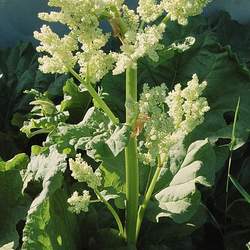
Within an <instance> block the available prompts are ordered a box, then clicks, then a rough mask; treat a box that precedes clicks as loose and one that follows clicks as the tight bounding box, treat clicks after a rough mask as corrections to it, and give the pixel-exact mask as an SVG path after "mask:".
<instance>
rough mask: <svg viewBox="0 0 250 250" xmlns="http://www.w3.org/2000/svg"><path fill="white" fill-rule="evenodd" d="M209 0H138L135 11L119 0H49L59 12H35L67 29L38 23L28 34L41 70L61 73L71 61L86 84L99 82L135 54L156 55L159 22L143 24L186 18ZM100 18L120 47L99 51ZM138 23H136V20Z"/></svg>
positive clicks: (104, 38) (102, 38)
mask: <svg viewBox="0 0 250 250" xmlns="http://www.w3.org/2000/svg"><path fill="white" fill-rule="evenodd" d="M209 1H210V0H161V1H158V0H139V3H138V8H137V12H135V11H133V10H130V9H129V8H128V7H127V6H126V5H125V4H123V2H124V0H49V1H48V4H49V5H50V6H52V7H56V8H58V9H59V11H52V12H50V13H40V14H39V17H40V18H41V19H43V20H45V21H48V22H60V23H62V24H64V25H66V26H67V27H68V28H69V33H68V34H67V35H65V36H64V37H62V38H60V37H59V36H58V35H57V34H55V33H54V32H53V31H52V30H51V29H50V28H49V27H48V26H46V25H44V26H43V27H42V28H41V31H40V32H35V33H34V36H35V38H36V39H38V40H39V41H40V42H41V46H39V47H38V51H40V52H45V53H47V55H45V56H43V57H41V58H40V59H39V62H40V64H41V66H40V69H41V70H42V71H43V72H45V73H67V72H69V71H70V70H71V69H72V68H74V67H75V65H78V66H79V68H80V75H81V77H82V78H83V79H85V81H86V82H88V83H96V82H98V81H100V80H101V79H102V78H103V76H104V75H106V74H107V73H108V72H109V71H110V70H113V74H120V73H122V72H124V71H125V70H126V69H127V68H128V67H131V66H133V65H134V64H135V63H136V62H137V61H138V59H139V58H141V57H143V56H149V57H150V58H151V59H152V60H153V61H157V60H158V59H159V57H158V54H157V51H158V50H160V49H162V48H163V46H162V45H161V44H159V42H160V40H161V39H162V37H163V33H164V31H165V28H166V27H165V26H166V25H165V23H164V22H161V23H160V24H157V25H156V24H153V25H151V24H149V23H150V22H152V21H155V20H156V19H157V18H158V17H159V16H160V15H162V13H163V12H164V11H165V12H167V13H168V14H167V15H168V16H169V17H170V19H171V20H177V21H178V22H179V23H181V24H186V23H187V17H188V16H193V15H197V14H199V13H200V12H201V11H202V8H203V7H204V6H205V5H206V4H207V3H208V2H209ZM102 20H106V21H107V22H109V23H110V25H111V27H112V29H113V35H114V36H117V37H119V39H120V40H121V42H122V45H121V48H120V49H121V51H120V52H109V53H108V52H105V51H104V49H103V48H104V47H105V45H106V44H107V42H108V40H109V38H110V34H109V33H105V32H103V30H102V29H101V25H100V22H101V21H102ZM140 22H141V23H140Z"/></svg>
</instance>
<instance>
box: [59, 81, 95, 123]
mask: <svg viewBox="0 0 250 250" xmlns="http://www.w3.org/2000/svg"><path fill="white" fill-rule="evenodd" d="M63 93H64V100H63V101H62V102H61V110H62V111H69V113H70V121H74V122H75V121H77V122H80V121H81V120H82V118H83V115H85V113H86V111H87V109H88V107H89V105H90V103H91V98H90V95H89V93H88V92H87V91H86V90H85V89H81V88H80V87H79V86H77V85H76V84H75V83H74V80H73V79H69V80H68V81H67V82H66V83H65V85H64V87H63ZM70 121H69V122H70Z"/></svg>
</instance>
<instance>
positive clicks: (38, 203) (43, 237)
mask: <svg viewBox="0 0 250 250" xmlns="http://www.w3.org/2000/svg"><path fill="white" fill-rule="evenodd" d="M66 166H67V163H66V155H63V154H60V153H58V152H57V150H56V148H55V147H51V148H50V149H48V150H47V151H44V152H41V153H40V154H38V155H32V156H31V161H30V163H29V165H28V168H27V171H26V174H25V177H24V179H25V182H24V186H23V190H25V189H26V187H27V185H28V184H29V182H31V181H33V180H34V181H41V182H42V191H41V193H40V194H39V195H38V196H37V197H36V198H35V199H34V201H33V202H32V204H31V206H30V209H29V211H28V216H27V221H26V224H25V227H24V231H23V247H22V249H24V250H26V249H44V250H45V249H65V250H66V249H77V247H76V239H77V237H78V233H77V232H76V231H77V230H78V227H77V223H76V217H75V216H74V215H72V214H71V213H70V212H69V211H68V210H67V197H68V194H67V192H65V190H64V189H63V188H62V185H63V173H64V171H65V169H66Z"/></svg>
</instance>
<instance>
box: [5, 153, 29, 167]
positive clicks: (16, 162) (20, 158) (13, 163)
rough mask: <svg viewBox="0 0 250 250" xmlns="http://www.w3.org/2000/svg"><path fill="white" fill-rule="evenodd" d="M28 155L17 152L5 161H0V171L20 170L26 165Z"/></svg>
mask: <svg viewBox="0 0 250 250" xmlns="http://www.w3.org/2000/svg"><path fill="white" fill-rule="evenodd" d="M28 162H29V157H28V156H27V155H26V154H18V155H16V156H14V157H13V158H12V159H10V160H9V161H7V162H2V161H1V162H0V171H8V170H15V169H16V170H21V169H25V168H26V167H27V165H28Z"/></svg>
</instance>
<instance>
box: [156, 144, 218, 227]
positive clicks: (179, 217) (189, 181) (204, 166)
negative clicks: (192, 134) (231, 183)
mask: <svg viewBox="0 0 250 250" xmlns="http://www.w3.org/2000/svg"><path fill="white" fill-rule="evenodd" d="M214 164H215V154H214V152H213V149H212V147H211V145H210V143H209V142H208V140H201V141H196V142H194V143H192V144H191V145H190V146H189V148H188V151H187V154H186V157H185V158H184V160H183V162H182V164H181V166H179V168H178V169H176V168H173V169H171V166H170V169H171V171H170V172H169V171H168V172H166V176H163V177H162V178H164V179H166V187H165V188H163V189H162V190H161V191H160V192H158V193H156V195H155V198H156V200H157V202H158V203H159V204H158V205H159V208H160V209H161V211H159V212H157V215H156V219H157V220H159V218H161V217H170V218H172V219H173V220H174V221H175V222H177V223H183V222H185V221H188V220H189V219H190V218H191V217H192V216H193V215H194V213H195V212H196V210H197V208H198V207H199V205H200V197H201V195H200V192H199V190H198V189H197V187H196V184H201V185H204V186H208V187H209V186H211V185H212V184H213V182H214V176H215V170H214ZM169 175H171V177H170V176H169ZM164 179H163V181H164ZM169 180H170V182H169ZM168 182H169V183H168Z"/></svg>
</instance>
